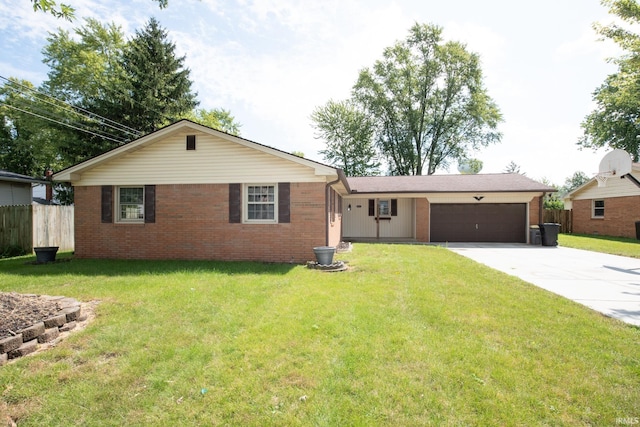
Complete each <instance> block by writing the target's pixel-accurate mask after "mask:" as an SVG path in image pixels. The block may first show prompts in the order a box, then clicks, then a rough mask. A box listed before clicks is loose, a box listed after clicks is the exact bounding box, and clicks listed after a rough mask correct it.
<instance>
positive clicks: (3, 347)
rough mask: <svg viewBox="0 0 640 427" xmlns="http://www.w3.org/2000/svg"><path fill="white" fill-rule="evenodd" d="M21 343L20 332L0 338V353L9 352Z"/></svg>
mask: <svg viewBox="0 0 640 427" xmlns="http://www.w3.org/2000/svg"><path fill="white" fill-rule="evenodd" d="M21 345H22V334H18V335H16V336H14V337H8V338H4V339H2V340H0V353H9V352H10V351H11V350H15V349H16V348H18V347H20V346H21Z"/></svg>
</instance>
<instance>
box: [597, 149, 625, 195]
mask: <svg viewBox="0 0 640 427" xmlns="http://www.w3.org/2000/svg"><path fill="white" fill-rule="evenodd" d="M631 163H632V162H631V156H630V155H629V153H627V152H626V151H624V150H620V149H615V150H613V151H610V152H608V153H607V154H605V155H604V157H603V158H602V160H601V161H600V167H599V168H598V174H597V175H596V179H597V180H598V187H605V186H606V184H607V179H608V178H611V177H619V178H622V177H624V176H625V175H627V174H629V173H631Z"/></svg>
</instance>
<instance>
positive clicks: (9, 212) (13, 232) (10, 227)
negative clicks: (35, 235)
mask: <svg viewBox="0 0 640 427" xmlns="http://www.w3.org/2000/svg"><path fill="white" fill-rule="evenodd" d="M31 218H32V217H31V206H30V205H25V206H0V253H2V252H3V251H4V250H5V249H6V248H9V247H20V248H22V249H24V250H25V251H26V252H31V250H32V248H33V246H32V243H33V242H32V230H31V228H32V227H31V224H32V222H31Z"/></svg>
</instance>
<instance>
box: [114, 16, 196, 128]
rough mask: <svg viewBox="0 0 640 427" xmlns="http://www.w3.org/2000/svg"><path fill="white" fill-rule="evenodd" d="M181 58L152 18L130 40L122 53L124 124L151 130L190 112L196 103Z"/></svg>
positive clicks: (163, 30)
mask: <svg viewBox="0 0 640 427" xmlns="http://www.w3.org/2000/svg"><path fill="white" fill-rule="evenodd" d="M184 61H185V57H184V56H182V57H178V56H176V46H175V44H174V43H172V42H171V41H170V40H169V37H168V34H167V31H166V30H165V29H163V28H162V27H161V26H160V24H159V23H158V21H157V20H156V19H155V18H151V19H150V20H149V22H148V23H147V25H146V26H145V27H144V28H143V29H142V30H140V31H136V36H135V37H134V38H133V39H132V40H131V42H130V43H129V45H128V47H127V49H126V50H125V52H124V55H123V63H122V66H123V68H124V71H125V82H124V87H123V90H124V91H125V93H126V96H125V97H124V99H123V105H122V108H123V112H124V116H125V117H124V119H125V123H126V124H127V126H130V127H132V128H135V129H138V130H140V131H142V132H144V133H148V132H153V131H155V130H156V129H158V128H160V127H161V126H163V125H166V124H168V123H170V122H173V121H175V120H177V119H179V118H180V117H182V116H183V115H185V114H187V113H189V112H190V111H192V110H193V109H194V108H195V107H196V106H197V105H198V101H197V100H196V94H195V93H194V92H192V91H191V84H192V83H191V80H190V79H189V75H190V71H189V69H188V68H185V66H184Z"/></svg>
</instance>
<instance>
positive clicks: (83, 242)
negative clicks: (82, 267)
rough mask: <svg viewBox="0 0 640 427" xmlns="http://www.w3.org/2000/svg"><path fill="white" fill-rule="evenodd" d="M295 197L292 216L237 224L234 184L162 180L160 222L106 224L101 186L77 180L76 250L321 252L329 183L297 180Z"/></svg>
mask: <svg viewBox="0 0 640 427" xmlns="http://www.w3.org/2000/svg"><path fill="white" fill-rule="evenodd" d="M290 203H291V222H290V223H287V224H230V223H229V186H228V185H227V184H198V185H158V186H156V222H155V223H153V224H117V223H113V224H102V223H101V215H100V212H101V189H100V187H99V186H91V187H76V188H75V239H76V242H75V253H76V256H78V257H80V258H119V259H217V260H256V261H266V262H293V263H304V262H306V261H310V260H315V255H314V253H313V247H315V246H324V245H325V244H326V231H325V227H326V216H327V214H326V212H327V211H326V209H325V204H324V203H325V184H323V183H291V199H290ZM337 229H338V230H339V229H340V225H339V223H337ZM338 241H339V238H338Z"/></svg>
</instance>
